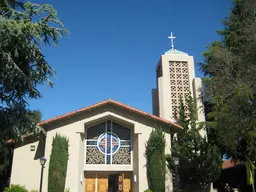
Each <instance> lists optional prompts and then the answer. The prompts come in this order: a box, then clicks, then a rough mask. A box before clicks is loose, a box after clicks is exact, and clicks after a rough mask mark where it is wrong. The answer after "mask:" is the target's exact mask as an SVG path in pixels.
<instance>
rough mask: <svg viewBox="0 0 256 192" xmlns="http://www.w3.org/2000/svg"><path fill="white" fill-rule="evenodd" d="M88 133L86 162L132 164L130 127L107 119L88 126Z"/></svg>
mask: <svg viewBox="0 0 256 192" xmlns="http://www.w3.org/2000/svg"><path fill="white" fill-rule="evenodd" d="M86 135H87V136H86V164H131V130H130V129H129V128H127V127H124V126H122V125H119V124H117V123H114V122H112V121H107V122H105V123H101V124H98V125H96V126H93V127H90V128H88V129H87V132H86ZM98 158H100V160H99V159H98ZM96 159H98V160H96Z"/></svg>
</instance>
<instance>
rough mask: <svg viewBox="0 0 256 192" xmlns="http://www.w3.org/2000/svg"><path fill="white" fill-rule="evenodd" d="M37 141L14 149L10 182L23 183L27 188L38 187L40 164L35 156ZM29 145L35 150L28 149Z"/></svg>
mask: <svg viewBox="0 0 256 192" xmlns="http://www.w3.org/2000/svg"><path fill="white" fill-rule="evenodd" d="M38 144H39V141H36V142H31V143H29V144H25V145H23V146H20V147H17V148H15V149H14V153H13V163H12V172H11V184H20V185H25V187H26V188H27V189H28V190H32V189H39V183H40V174H41V165H40V162H39V160H38V158H37V153H38V151H37V148H38ZM31 145H34V146H35V151H30V147H31Z"/></svg>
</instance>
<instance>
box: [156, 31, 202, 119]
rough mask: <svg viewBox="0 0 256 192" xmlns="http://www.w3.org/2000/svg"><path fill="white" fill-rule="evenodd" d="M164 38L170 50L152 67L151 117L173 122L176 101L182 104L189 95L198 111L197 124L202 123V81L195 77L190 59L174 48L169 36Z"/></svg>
mask: <svg viewBox="0 0 256 192" xmlns="http://www.w3.org/2000/svg"><path fill="white" fill-rule="evenodd" d="M168 38H169V39H171V49H170V50H168V51H166V52H165V53H164V54H163V55H161V56H160V59H159V61H158V63H157V66H156V82H157V87H156V89H153V90H152V103H153V114H154V115H157V116H159V117H162V118H164V119H167V120H171V121H175V119H174V117H175V113H176V109H178V106H179V100H180V98H182V100H183V101H185V97H186V96H188V95H189V94H191V96H192V97H193V98H194V99H195V101H196V107H197V109H198V110H197V121H199V122H200V121H205V116H204V109H203V103H202V97H201V87H202V81H201V79H200V78H196V77H195V69H194V58H193V56H190V55H188V54H187V53H185V52H182V51H179V50H177V49H175V48H174V42H173V41H174V39H175V38H176V37H174V36H173V34H172V33H171V36H169V37H168ZM184 103H185V102H184Z"/></svg>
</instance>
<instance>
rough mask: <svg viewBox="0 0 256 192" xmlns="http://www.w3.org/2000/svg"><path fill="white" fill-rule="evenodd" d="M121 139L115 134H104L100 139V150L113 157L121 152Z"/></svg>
mask: <svg viewBox="0 0 256 192" xmlns="http://www.w3.org/2000/svg"><path fill="white" fill-rule="evenodd" d="M119 147H120V139H119V138H118V137H117V135H115V134H114V133H109V132H108V133H104V134H102V135H101V136H100V137H99V139H98V148H99V150H100V151H101V152H102V153H104V154H107V155H111V154H113V153H115V152H117V151H118V150H119Z"/></svg>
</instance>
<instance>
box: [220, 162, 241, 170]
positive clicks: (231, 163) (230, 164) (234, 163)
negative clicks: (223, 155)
mask: <svg viewBox="0 0 256 192" xmlns="http://www.w3.org/2000/svg"><path fill="white" fill-rule="evenodd" d="M238 164H239V162H235V161H232V160H225V161H224V162H223V163H222V169H228V168H231V167H234V166H236V165H238Z"/></svg>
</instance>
